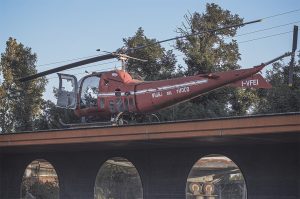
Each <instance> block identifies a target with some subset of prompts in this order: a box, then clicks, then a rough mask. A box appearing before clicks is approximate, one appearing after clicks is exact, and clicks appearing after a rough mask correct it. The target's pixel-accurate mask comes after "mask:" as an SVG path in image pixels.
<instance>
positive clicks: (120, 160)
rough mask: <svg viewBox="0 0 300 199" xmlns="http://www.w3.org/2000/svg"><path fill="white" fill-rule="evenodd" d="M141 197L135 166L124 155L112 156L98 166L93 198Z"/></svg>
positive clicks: (137, 198)
mask: <svg viewBox="0 0 300 199" xmlns="http://www.w3.org/2000/svg"><path fill="white" fill-rule="evenodd" d="M102 198H121V199H129V198H130V199H142V198H143V186H142V181H141V178H140V175H139V172H138V170H137V169H136V167H135V166H134V165H133V164H132V162H130V161H129V160H128V159H126V158H124V157H112V158H110V159H108V160H106V161H105V162H104V163H103V164H102V166H101V167H100V169H99V171H98V173H97V176H96V179H95V186H94V199H102Z"/></svg>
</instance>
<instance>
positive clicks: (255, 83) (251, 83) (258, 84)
mask: <svg viewBox="0 0 300 199" xmlns="http://www.w3.org/2000/svg"><path fill="white" fill-rule="evenodd" d="M229 86H232V87H238V88H266V89H270V88H272V86H271V84H270V83H269V82H267V81H266V80H265V79H264V78H263V77H262V76H261V75H260V74H255V75H252V76H251V77H248V78H246V79H242V80H239V81H236V82H233V83H231V84H229Z"/></svg>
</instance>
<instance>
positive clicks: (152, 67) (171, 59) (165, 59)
mask: <svg viewBox="0 0 300 199" xmlns="http://www.w3.org/2000/svg"><path fill="white" fill-rule="evenodd" d="M123 42H124V44H125V46H126V47H127V48H135V47H139V46H146V45H149V46H148V47H147V48H143V49H139V50H136V51H134V52H130V53H129V54H128V55H129V56H132V57H136V58H139V59H145V60H147V62H141V61H137V60H134V59H129V60H128V64H127V70H128V71H129V72H131V73H133V74H137V75H139V76H141V77H142V78H143V79H144V80H159V79H166V78H170V77H172V75H174V73H175V69H176V58H175V55H174V54H173V51H172V50H169V51H166V50H165V49H164V48H162V47H161V46H160V44H155V45H152V44H154V43H155V42H157V40H155V39H149V38H147V37H146V36H145V34H144V30H143V29H142V28H139V29H138V30H137V32H136V33H135V35H134V36H133V37H129V38H127V39H126V38H125V39H123Z"/></svg>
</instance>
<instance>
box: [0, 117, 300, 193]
mask: <svg viewBox="0 0 300 199" xmlns="http://www.w3.org/2000/svg"><path fill="white" fill-rule="evenodd" d="M210 154H220V155H224V156H226V157H228V158H230V159H231V160H232V161H233V162H234V163H235V164H236V165H237V166H238V167H239V169H240V170H241V171H242V174H243V176H244V179H245V182H246V187H247V198H249V199H252V198H253V199H268V198H270V199H271V198H272V199H274V198H282V199H283V198H284V199H296V198H300V114H297V113H290V114H277V115H264V116H250V117H236V118H220V119H210V120H195V121H181V122H170V123H162V124H149V125H135V126H121V127H90V128H81V129H66V130H55V131H42V132H24V133H17V134H3V135H0V198H1V199H19V198H20V189H21V182H22V177H23V175H24V171H25V169H26V167H27V165H28V164H29V163H30V162H32V161H33V160H36V159H45V160H47V161H49V162H50V163H51V164H52V165H53V167H54V168H55V170H56V173H57V175H58V179H59V188H60V191H59V198H60V199H93V198H94V186H95V178H96V176H97V173H98V171H99V169H100V167H101V165H102V164H103V163H104V162H105V161H106V160H108V159H110V158H112V157H123V158H126V159H128V160H130V162H131V163H132V164H133V165H134V166H135V168H136V169H137V171H138V173H139V175H140V179H141V182H142V188H143V198H144V199H167V198H168V199H177V198H178V199H179V198H180V199H184V198H186V183H187V177H188V175H189V173H190V170H191V168H192V167H193V165H194V164H195V162H197V160H199V159H200V158H201V157H204V156H207V155H210Z"/></svg>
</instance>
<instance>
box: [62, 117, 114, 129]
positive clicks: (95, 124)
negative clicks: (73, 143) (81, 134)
mask: <svg viewBox="0 0 300 199" xmlns="http://www.w3.org/2000/svg"><path fill="white" fill-rule="evenodd" d="M59 123H60V125H62V127H63V128H80V127H93V126H94V127H99V126H108V125H112V123H111V122H85V123H71V124H67V123H64V122H63V121H62V120H61V119H59Z"/></svg>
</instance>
